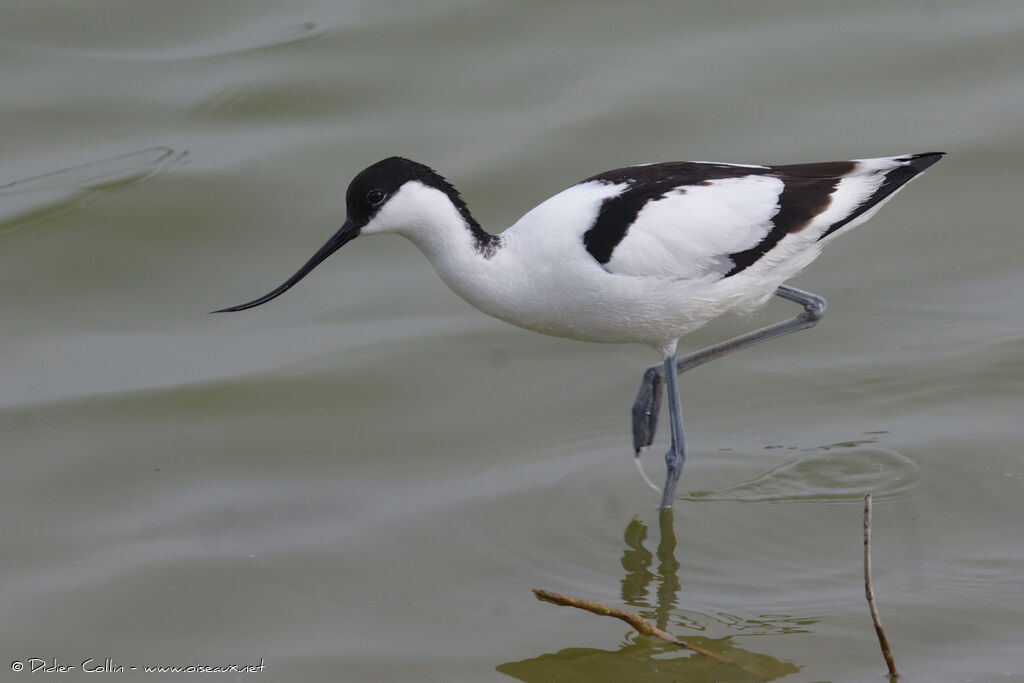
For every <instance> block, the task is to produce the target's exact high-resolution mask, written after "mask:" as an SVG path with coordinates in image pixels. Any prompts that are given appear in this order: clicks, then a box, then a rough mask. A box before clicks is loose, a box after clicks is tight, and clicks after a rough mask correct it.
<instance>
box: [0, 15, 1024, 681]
mask: <svg viewBox="0 0 1024 683" xmlns="http://www.w3.org/2000/svg"><path fill="white" fill-rule="evenodd" d="M0 15H2V20H0V93H2V97H0V126H2V130H3V135H2V136H0V292H2V295H0V311H2V315H3V323H2V325H0V539H2V541H3V542H2V544H0V643H2V645H0V655H2V657H3V660H0V680H4V681H6V680H11V681H26V680H29V679H31V680H78V678H79V676H78V674H81V678H82V679H85V678H88V680H112V681H131V680H140V681H145V680H155V678H156V677H158V676H155V675H154V674H147V673H145V672H144V671H143V667H146V666H160V665H164V666H178V667H188V666H195V665H200V666H210V667H217V666H221V667H227V666H231V665H235V666H238V667H245V666H257V665H259V664H260V663H261V662H263V664H264V669H263V670H262V671H259V672H237V671H235V672H228V673H198V672H196V671H186V672H183V673H178V674H165V678H167V679H168V680H170V679H173V680H204V681H209V680H225V681H227V680H232V681H235V680H238V681H256V680H273V681H338V680H342V681H399V680H416V681H488V680H494V681H501V680H515V679H520V680H524V681H548V680H567V681H576V680H587V681H590V680H593V681H626V680H629V681H671V680H681V681H688V682H691V681H696V682H702V681H707V682H711V681H743V680H752V679H751V677H750V676H749V675H748V674H744V673H742V672H741V671H739V670H737V669H729V668H727V667H722V666H721V665H717V664H714V663H711V662H709V661H708V660H706V659H704V658H702V657H699V656H694V655H691V654H690V653H687V652H685V651H682V652H681V651H676V650H673V649H671V648H669V647H668V646H666V645H664V644H662V643H660V642H658V641H654V640H650V639H648V638H644V637H639V636H637V635H636V634H635V633H634V632H633V631H632V630H631V629H630V628H629V627H628V626H627V625H625V624H623V623H622V622H619V621H615V620H612V619H607V618H602V617H598V616H594V615H589V614H584V613H582V612H577V611H575V610H571V609H569V608H565V607H555V606H552V605H547V604H543V603H540V602H538V601H537V600H535V599H534V597H533V595H532V594H531V592H530V589H531V588H545V589H549V590H553V591H557V592H560V593H566V594H569V595H575V596H579V597H583V598H587V599H591V600H597V601H601V602H606V603H608V604H611V605H614V606H618V607H623V608H625V609H629V610H631V611H634V612H638V613H641V614H643V615H644V616H646V617H648V618H650V619H651V620H652V621H655V622H656V623H658V624H659V625H660V626H662V627H663V628H665V629H666V630H668V631H670V632H672V633H674V634H676V635H678V636H680V637H682V638H684V639H686V640H690V641H693V642H694V643H695V644H700V645H701V646H703V647H706V648H708V649H711V650H714V651H716V652H721V653H724V654H727V655H728V656H730V657H733V658H735V659H736V660H737V661H740V662H741V663H743V665H744V666H746V667H748V668H754V669H756V670H758V671H761V672H762V673H763V677H764V678H766V679H773V680H785V681H787V682H790V681H791V682H794V683H796V682H800V681H803V682H812V681H880V680H884V678H883V674H884V672H885V667H884V663H883V661H882V657H881V655H880V653H879V650H878V645H877V643H876V640H875V634H874V631H873V629H872V625H871V621H870V618H869V615H868V610H867V605H866V603H865V601H864V596H863V584H862V576H861V570H862V568H861V552H862V543H861V505H862V503H861V500H862V497H863V494H864V493H866V492H872V493H873V494H874V496H875V510H874V538H873V546H874V547H873V552H874V568H875V576H874V583H875V586H874V587H875V592H876V594H877V597H878V603H879V609H880V612H881V615H882V618H883V620H884V622H885V624H886V628H887V631H888V636H889V640H890V641H891V643H892V646H893V650H894V654H895V657H896V662H897V664H898V666H899V667H900V669H901V670H902V671H903V673H904V674H905V680H907V681H928V682H931V681H975V682H977V681H1024V654H1022V643H1024V532H1022V531H1021V529H1022V522H1024V496H1022V489H1024V459H1022V453H1021V446H1020V444H1021V436H1022V434H1024V430H1022V421H1021V416H1022V402H1021V393H1022V392H1021V387H1022V382H1024V297H1022V296H1021V292H1022V291H1024V268H1021V266H1020V258H1021V257H1020V252H1021V250H1022V247H1024V238H1022V236H1021V219H1020V216H1019V210H1018V208H1019V205H1020V194H1021V188H1022V187H1024V170H1022V165H1021V162H1020V160H1021V158H1022V155H1024V114H1022V112H1024V68H1022V65H1024V5H1021V4H1020V3H1019V2H1016V1H1009V0H1008V1H1006V2H983V3H951V2H939V1H937V0H936V1H930V0H917V1H914V2H903V3H886V2H861V3H816V4H810V5H809V4H807V3H799V2H774V3H746V2H726V3H714V4H711V3H706V4H694V5H686V4H682V3H680V4H676V5H671V4H668V3H655V2H633V3H628V4H627V3H619V4H616V5H612V4H600V3H583V2H575V3H532V2H520V3H511V2H506V3H499V2H489V3H488V2H447V3H416V4H414V3H398V2H394V3H379V2H377V3H371V2H328V1H327V0H308V1H302V0H299V1H296V2H290V3H287V5H285V4H284V3H274V2H267V1H263V2H253V1H251V0H247V1H245V2H242V1H241V0H236V1H234V2H220V3H206V2H176V3H123V2H114V1H113V0H93V1H92V2H88V3H86V2H81V1H76V2H71V1H70V0H68V1H63V2H57V1H54V2H38V1H32V2H29V1H27V0H8V2H7V3H6V4H5V7H4V9H3V11H2V12H0ZM931 150H939V151H945V152H948V153H949V156H948V157H947V158H946V159H944V160H943V161H942V162H941V163H940V164H938V165H937V166H935V167H934V168H932V169H931V170H930V171H929V172H928V173H927V174H925V176H924V177H922V178H921V179H920V180H919V181H918V182H915V183H914V184H913V185H912V186H911V187H910V188H908V189H907V190H906V191H905V192H903V193H902V194H901V195H900V196H899V197H898V198H897V199H896V200H895V201H894V202H893V203H891V204H890V205H888V206H886V207H885V208H884V209H883V210H882V211H881V212H880V214H879V215H878V216H877V217H876V218H875V219H873V220H872V221H871V222H870V223H868V224H867V225H865V226H864V227H862V228H858V229H857V230H856V231H855V232H854V233H852V234H850V235H848V236H846V237H844V238H842V239H841V240H840V241H839V242H837V243H835V244H833V245H830V247H829V249H828V250H827V251H826V252H825V253H824V254H823V255H822V257H821V258H820V259H819V260H818V261H817V262H815V264H813V266H812V267H811V268H810V269H809V270H808V271H807V272H806V273H805V274H803V275H802V276H800V277H799V278H797V279H796V280H795V281H794V284H796V285H797V286H801V287H805V288H807V289H810V290H812V291H815V292H819V293H821V294H823V295H825V296H826V297H827V298H828V300H829V304H830V312H829V314H828V316H827V317H826V319H825V320H824V321H823V323H822V324H821V325H820V326H819V327H818V328H816V329H814V330H812V331H809V332H801V333H799V334H796V335H793V336H791V337H788V338H786V339H785V340H780V341H776V342H772V343H770V344H767V345H765V346H762V347H759V348H757V349H754V350H751V351H747V352H744V353H742V354H738V355H736V356H733V357H730V358H729V359H728V360H723V361H720V362H717V363H714V364H711V365H709V366H707V367H704V368H701V369H699V370H695V371H694V372H692V373H689V374H687V375H685V376H684V377H683V380H682V392H683V402H684V416H685V418H686V421H687V428H688V436H689V439H690V449H691V456H690V459H689V461H688V462H687V467H686V471H685V472H684V475H683V479H682V481H681V483H680V495H681V497H682V499H681V500H680V504H679V507H678V510H677V512H676V515H675V517H674V520H673V522H672V525H671V526H670V527H666V528H660V527H659V520H658V513H657V509H656V506H657V502H658V497H657V495H656V494H655V493H654V492H653V491H650V490H649V489H647V488H646V486H645V485H644V484H643V482H642V481H641V480H640V478H639V477H638V476H637V474H636V472H635V471H634V469H633V462H632V457H631V452H630V435H629V418H628V409H629V407H630V404H631V402H632V399H633V395H634V392H635V390H636V388H637V386H638V385H639V379H640V375H641V373H642V371H643V369H644V368H645V367H646V365H647V364H649V363H651V362H654V361H655V360H657V359H656V357H655V356H654V354H653V353H652V352H651V351H650V350H648V349H644V348H641V347H625V346H622V347H619V346H601V345H588V344H583V343H578V342H571V341H565V340H559V339H552V338H545V337H540V336H537V335H533V334H531V333H529V332H525V331H522V330H519V329H516V328H513V327H510V326H507V325H504V324H503V323H500V322H497V321H495V320H492V319H490V318H487V317H486V316H484V315H482V314H480V313H478V312H476V311H474V310H472V309H471V308H470V307H469V306H468V305H467V304H465V303H464V302H463V301H461V300H460V299H458V298H457V297H456V296H455V295H453V294H451V293H450V292H449V291H448V290H447V289H446V288H445V287H444V285H443V284H442V283H441V282H440V280H439V279H438V278H437V277H436V275H434V273H433V272H432V270H431V268H430V266H429V264H428V263H427V262H426V261H425V259H423V257H422V256H421V255H420V254H419V252H418V251H417V250H416V249H415V248H414V247H413V246H412V245H411V244H409V243H407V242H405V241H403V240H401V239H398V238H390V239H383V238H381V239H365V240H362V239H361V240H356V241H355V242H353V243H352V244H350V245H348V246H346V247H345V249H344V250H343V251H341V252H339V253H338V254H337V255H336V256H334V257H332V259H331V260H330V261H329V262H328V263H326V264H325V265H323V266H321V268H320V269H318V271H317V272H316V273H315V274H314V275H312V276H311V277H309V278H307V279H306V280H305V281H304V282H303V283H302V284H301V285H300V286H299V287H297V288H296V289H294V290H293V291H292V292H289V293H288V294H287V295H286V296H285V297H282V298H281V299H279V300H277V301H275V302H273V303H272V304H269V305H267V306H264V307H261V308H259V309H257V310H253V311H249V312H246V313H239V314H231V315H218V316H208V315H206V311H209V310H212V309H214V308H221V307H224V306H228V305H232V304H236V303H240V302H242V301H246V300H249V299H251V298H253V297H255V296H258V295H260V294H263V293H264V292H266V291H268V290H269V289H270V288H272V287H274V286H276V285H277V284H278V283H280V282H281V281H282V280H283V279H284V278H285V277H286V276H288V275H289V274H291V273H292V272H293V271H294V270H295V269H296V268H297V267H298V266H299V265H300V264H301V263H302V262H303V261H304V260H305V259H306V258H307V257H308V256H309V255H311V254H312V253H313V251H314V250H315V249H316V248H317V247H319V245H320V244H321V243H322V242H323V241H324V240H325V239H326V238H327V237H328V236H329V235H330V234H331V233H333V232H334V230H335V229H336V228H337V227H338V226H339V225H340V223H341V221H342V220H343V218H344V215H343V214H344V207H343V193H344V189H345V186H346V185H347V183H348V180H349V179H350V178H351V176H352V175H353V174H354V173H356V172H357V171H359V170H360V169H362V168H363V167H364V166H366V165H368V164H369V163H372V162H373V161H376V160H377V159H380V158H383V157H385V156H388V155H391V154H401V155H404V156H408V157H411V158H413V159H416V160H419V161H422V162H424V163H427V164H429V165H431V166H433V167H435V168H437V169H438V170H440V171H441V172H442V173H444V174H445V175H447V176H448V177H449V178H450V179H451V180H452V181H453V182H454V183H455V184H456V186H457V187H459V188H460V190H462V192H463V194H464V196H465V197H466V198H467V201H468V202H469V204H470V206H471V207H472V209H473V211H474V214H475V215H476V217H477V218H478V219H479V220H480V221H481V223H483V224H484V225H485V226H487V227H489V228H490V229H491V230H492V231H499V230H501V229H503V228H504V227H505V226H507V225H509V224H511V223H512V222H514V221H515V220H516V219H517V218H518V217H519V215H521V214H522V213H523V212H525V211H526V210H527V209H528V208H530V207H532V206H533V205H535V204H536V203H538V202H539V201H541V200H542V199H544V198H546V197H547V196H549V195H550V194H553V193H554V192H556V191H558V190H560V189H562V188H564V187H566V186H568V185H570V184H572V183H574V182H576V181H578V180H580V179H581V178H585V177H587V176H590V175H592V174H594V173H596V172H599V171H602V170H605V169H608V168H614V167H617V166H622V165H626V164H630V163H638V162H645V161H660V160H673V159H711V160H718V161H732V162H747V163H794V162H806V161H823V160H831V159H845V158H850V157H870V156H882V155H890V154H899V153H905V152H925V151H931ZM792 313H793V310H792V307H791V306H787V305H786V304H785V302H775V303H772V304H771V305H770V306H769V307H768V308H767V309H766V310H765V311H764V312H762V313H759V314H758V315H757V316H754V317H753V318H750V319H728V320H723V321H720V322H717V323H715V324H713V325H711V326H709V327H708V328H706V329H704V330H701V331H699V332H697V333H695V334H694V335H692V336H691V337H689V338H687V339H686V340H684V343H683V345H682V346H683V347H685V348H696V347H698V346H700V345H704V344H708V343H711V342H713V341H715V340H717V339H720V338H723V337H725V336H727V335H731V334H737V333H739V332H741V331H744V330H747V329H750V328H751V327H753V326H755V325H759V324H764V323H767V322H771V321H774V320H776V319H781V318H783V317H787V316H789V315H791V314H792ZM666 447H667V434H666V433H665V430H664V429H663V430H662V433H661V434H659V439H658V442H657V444H656V446H655V448H654V449H653V451H652V453H650V454H649V455H648V456H647V457H646V459H645V465H646V468H647V471H648V472H650V473H651V475H652V477H654V478H656V479H660V477H661V454H662V453H663V452H664V449H665V448H666ZM88 658H92V659H93V662H92V664H91V666H94V667H96V666H103V665H104V660H105V658H111V659H112V660H113V667H117V666H124V667H125V670H124V671H123V672H114V671H108V672H105V673H97V674H92V675H91V676H89V677H86V676H85V675H84V673H81V670H80V667H81V665H82V662H83V661H84V660H86V659H88ZM35 660H42V661H44V662H45V663H46V665H47V666H49V665H50V664H52V663H54V660H56V663H57V664H59V665H65V666H74V667H79V668H76V669H73V670H72V671H71V672H68V673H65V674H60V673H56V672H54V673H45V672H38V673H37V674H36V675H35V676H31V675H30V673H29V672H28V671H27V670H26V671H22V672H17V671H15V670H14V669H15V668H16V667H15V666H14V664H13V663H14V662H16V661H17V662H22V663H25V664H26V666H28V665H29V663H30V662H33V661H35ZM131 667H137V668H136V669H134V670H133V669H131Z"/></svg>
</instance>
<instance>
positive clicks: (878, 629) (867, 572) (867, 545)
mask: <svg viewBox="0 0 1024 683" xmlns="http://www.w3.org/2000/svg"><path fill="white" fill-rule="evenodd" d="M864 595H865V596H867V599H868V608H869V609H870V610H871V620H872V621H873V622H875V633H877V634H878V644H879V645H880V646H881V647H882V656H883V657H885V665H886V666H888V667H889V676H890V677H892V678H899V675H900V672H899V671H897V670H896V662H895V660H893V658H892V650H890V649H889V639H888V638H886V637H885V629H883V628H882V621H881V619H879V618H878V608H877V607H875V591H874V590H873V589H872V588H871V494H870V493H869V494H867V495H866V496H864Z"/></svg>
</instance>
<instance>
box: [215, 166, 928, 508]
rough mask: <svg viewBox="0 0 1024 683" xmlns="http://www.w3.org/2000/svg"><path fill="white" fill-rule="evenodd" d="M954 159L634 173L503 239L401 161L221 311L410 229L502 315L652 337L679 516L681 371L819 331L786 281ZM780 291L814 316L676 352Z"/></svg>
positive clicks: (363, 183) (604, 338) (583, 334)
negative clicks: (366, 242) (287, 268)
mask: <svg viewBox="0 0 1024 683" xmlns="http://www.w3.org/2000/svg"><path fill="white" fill-rule="evenodd" d="M941 157H942V153H940V152H929V153H926V154H907V155H902V156H894V157H882V158H877V159H856V160H853V161H833V162H825V163H811V164H795V165H786V166H757V165H745V164H727V163H710V162H667V163H656V164H647V165H641V166H629V167H626V168H619V169H615V170H613V171H606V172H604V173H599V174H597V175H595V176H592V177H590V178H587V179H586V180H584V181H582V182H580V183H577V184H576V185H573V186H572V187H570V188H568V189H567V190H564V191H562V192H560V193H559V194H556V195H555V196H553V197H551V198H550V199H548V200H546V201H545V202H543V203H542V204H540V205H538V206H537V207H536V208H534V209H533V210H531V211H530V212H529V213H527V214H526V215H525V216H523V217H522V218H520V219H519V220H518V221H517V222H516V223H515V224H514V225H513V226H512V227H510V228H508V229H507V230H505V231H504V232H502V233H500V234H497V235H492V234H490V233H488V232H486V231H484V230H483V229H482V228H481V227H480V224H479V223H477V222H476V220H475V219H474V218H473V216H472V214H470V212H469V208H468V207H467V206H466V203H465V201H463V199H462V197H461V196H460V195H459V193H458V192H457V191H456V190H455V188H454V187H452V185H451V184H450V183H449V182H448V181H447V180H445V179H444V178H442V177H441V176H440V175H438V174H437V173H436V172H435V171H433V170H432V169H430V168H428V167H427V166H424V165H423V164H420V163H417V162H415V161H410V160H408V159H403V158H401V157H390V158H388V159H384V160H383V161H379V162H377V163H376V164H373V165H372V166H370V167H368V168H366V169H365V170H363V171H362V172H360V173H359V174H358V175H357V176H356V177H355V178H354V179H353V180H352V182H351V184H349V186H348V191H347V193H346V196H345V203H346V206H347V209H348V216H347V220H346V221H345V223H344V224H343V225H342V226H341V229H340V230H338V232H336V233H335V234H334V236H333V237H331V238H330V239H329V240H328V241H327V243H326V244H324V245H323V246H322V247H321V248H320V250H319V251H317V252H316V253H315V254H314V255H313V257H312V258H311V259H310V260H309V261H308V262H307V263H306V264H305V265H304V266H302V268H300V269H299V271H298V272H297V273H295V274H294V275H293V276H292V277H291V278H289V279H288V280H287V281H286V282H285V283H284V284H282V285H281V286H280V287H278V288H277V289H275V290H273V291H272V292H270V293H269V294H266V295H265V296H262V297H260V298H259V299H255V300H253V301H250V302H248V303H245V304H241V305H239V306H233V307H231V308H225V309H222V310H221V311H215V312H218V313H219V312H223V311H241V310H244V309H247V308H252V307H254V306H259V305H260V304H263V303H266V302H267V301H270V300H271V299H273V298H275V297H277V296H278V295H280V294H281V293H283V292H284V291H285V290H287V289H289V288H290V287H292V286H293V285H294V284H295V283H296V282H298V281H299V280H301V279H302V278H303V277H305V276H306V275H307V274H308V273H309V272H310V271H311V270H313V268H315V267H316V266H317V265H318V264H319V263H320V262H322V261H323V260H324V259H326V258H327V257H328V256H330V255H331V254H332V253H334V252H335V251H337V250H338V249H339V248H341V247H342V246H343V245H345V244H346V243H348V242H349V241H350V240H352V239H354V238H355V237H358V236H359V235H374V234H380V233H397V234H399V235H404V236H405V237H407V238H409V239H410V240H412V242H413V243H414V244H415V245H416V246H417V247H419V248H420V250H421V251H422V252H423V253H424V255H426V257H427V258H428V259H429V260H430V262H431V263H432V264H433V266H434V269H435V270H436V271H437V273H438V274H439V275H440V276H441V279H442V280H444V282H445V283H446V284H447V285H448V286H449V287H450V288H451V289H452V290H453V291H454V292H455V293H456V294H458V295H459V296H461V297H462V298H463V299H465V300H466V301H468V302H469V303H470V304H472V305H473V306H475V307H476V308H478V309H480V310H481V311H483V312H484V313H487V314H488V315H491V316H494V317H495V318H499V319H501V320H504V321H506V322H509V323H512V324H513V325H518V326H520V327H525V328H526V329H529V330H533V331H535V332H540V333H543V334H549V335H554V336H558V337H569V338H572V339H580V340H583V341H591V342H611V343H622V342H636V343H640V344H647V345H648V346H651V347H654V348H655V349H656V350H657V351H658V352H659V353H660V354H661V356H662V358H663V359H664V360H663V362H662V363H661V364H659V365H654V366H652V367H650V368H648V369H647V371H646V372H645V373H644V378H643V382H642V383H641V387H640V391H639V393H638V395H637V398H636V401H635V402H634V405H633V446H634V451H635V453H636V456H637V457H638V458H639V456H640V453H641V452H642V451H644V450H645V449H646V448H647V447H648V446H650V445H651V442H652V440H653V438H654V429H655V425H656V422H657V415H658V408H659V405H660V402H661V394H662V384H664V385H665V388H666V389H667V393H668V407H669V416H670V420H671V431H672V441H671V447H670V449H669V451H668V453H666V455H665V463H666V466H667V470H668V471H667V473H666V477H665V485H664V487H663V489H662V496H661V507H662V509H669V508H671V507H672V503H673V500H674V498H675V491H676V484H677V482H678V480H679V474H680V472H681V471H682V467H683V462H684V460H685V459H686V442H685V439H684V435H683V420H682V413H681V409H680V403H679V385H678V380H677V375H678V374H679V373H682V372H684V371H686V370H688V369H690V368H693V367H696V366H698V365H701V364H703V363H706V362H708V361H710V360H712V359H714V358H718V357H721V356H724V355H726V354H729V353H732V352H734V351H738V350H739V349H742V348H746V347H748V346H751V345H753V344H756V343H758V342H762V341H765V340H768V339H773V338H775V337H779V336H782V335H784V334H789V333H790V332H795V331H797V330H802V329H805V328H808V327H812V326H814V325H815V324H816V323H817V322H818V320H819V319H820V318H821V316H822V315H823V314H824V312H825V299H824V298H822V297H820V296H818V295H816V294H812V293H810V292H805V291H802V290H800V289H797V288H795V287H791V286H789V285H786V284H783V283H784V282H785V281H786V280H788V279H789V278H791V277H793V276H794V275H796V274H797V273H799V272H800V271H801V270H803V269H804V268H805V267H806V266H807V265H808V264H809V263H810V262H811V261H813V260H814V259H815V258H816V257H817V256H818V254H819V253H820V252H821V249H822V247H823V246H824V245H825V244H826V243H827V242H830V241H832V240H833V239H835V238H836V237H838V236H839V235H841V234H842V233H844V232H846V231H848V230H850V229H852V228H854V227H855V226H857V225H860V224H861V223H863V222H864V221H866V220H867V219H868V218H870V217H871V216H872V215H874V213H875V212H876V211H877V210H878V209H879V208H880V207H881V206H882V204H884V203H885V202H886V201H887V200H889V199H890V198H892V196H893V195H894V194H895V193H896V192H897V191H899V190H900V188H902V187H903V186H904V185H905V184H906V183H908V182H909V181H911V180H912V179H914V178H915V177H916V176H917V175H918V174H920V173H921V172H922V171H924V170H925V169H926V168H928V167H929V166H931V165H932V164H934V163H935V162H936V161H938V160H939V159H940V158H941ZM773 295H777V296H780V297H782V298H784V299H788V300H790V301H793V302H796V303H798V304H800V305H801V306H803V311H802V312H801V313H800V314H798V315H797V316H795V317H794V318H791V319H789V320H785V321H782V322H780V323H776V324H775V325H770V326H768V327H765V328H762V329H760V330H755V331H753V332H750V333H748V334H745V335H742V336H739V337H736V338H734V339H730V340H728V341H725V342H722V343H720V344H716V345H714V346H711V347H709V348H706V349H703V350H700V351H697V352H695V353H691V354H688V355H686V356H683V357H680V358H677V357H676V346H677V343H678V341H679V338H680V337H682V336H683V335H685V334H686V333H688V332H692V331H693V330H695V329H697V328H699V327H701V326H702V325H704V324H705V323H707V322H708V321H709V320H711V319H712V318H715V317H717V316H719V315H722V314H723V313H730V312H737V313H744V312H748V311H751V310H753V309H755V308H757V307H759V306H761V305H763V304H764V303H766V302H767V301H768V300H769V299H770V298H771V297H772V296H773ZM655 488H657V487H655Z"/></svg>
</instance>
